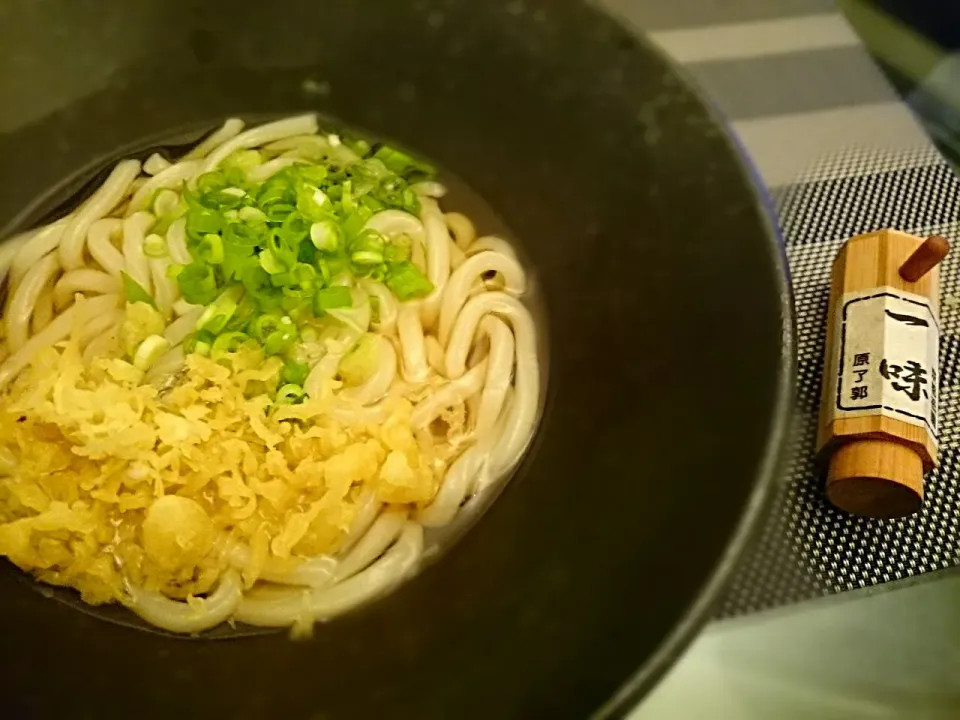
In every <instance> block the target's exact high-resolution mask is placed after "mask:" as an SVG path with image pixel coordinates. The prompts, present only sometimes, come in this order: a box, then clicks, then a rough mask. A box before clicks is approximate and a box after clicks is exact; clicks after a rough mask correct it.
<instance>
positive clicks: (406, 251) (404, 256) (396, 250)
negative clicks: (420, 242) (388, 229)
mask: <svg viewBox="0 0 960 720" xmlns="http://www.w3.org/2000/svg"><path fill="white" fill-rule="evenodd" d="M412 249H413V240H411V239H410V237H409V236H408V235H401V236H400V237H398V238H397V239H396V240H394V241H393V242H389V243H387V245H386V248H384V251H383V258H384V260H385V261H386V262H388V263H398V262H403V261H404V260H409V259H410V256H411V254H412Z"/></svg>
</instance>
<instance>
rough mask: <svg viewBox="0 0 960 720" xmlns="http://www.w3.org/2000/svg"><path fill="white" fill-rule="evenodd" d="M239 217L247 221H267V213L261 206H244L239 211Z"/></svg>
mask: <svg viewBox="0 0 960 720" xmlns="http://www.w3.org/2000/svg"><path fill="white" fill-rule="evenodd" d="M237 217H238V218H240V219H241V220H243V221H244V222H245V223H258V224H259V223H265V222H266V221H267V214H266V213H265V212H263V210H261V209H260V208H255V207H249V206H248V207H242V208H240V210H238V211H237Z"/></svg>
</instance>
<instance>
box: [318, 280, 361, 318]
mask: <svg viewBox="0 0 960 720" xmlns="http://www.w3.org/2000/svg"><path fill="white" fill-rule="evenodd" d="M352 304H353V297H352V295H351V293H350V288H348V287H343V286H342V285H337V286H334V287H328V288H324V289H323V290H318V291H317V294H316V295H314V296H313V309H314V312H316V314H317V315H320V314H321V313H324V312H326V311H327V310H336V309H337V308H345V307H350V306H351V305H352Z"/></svg>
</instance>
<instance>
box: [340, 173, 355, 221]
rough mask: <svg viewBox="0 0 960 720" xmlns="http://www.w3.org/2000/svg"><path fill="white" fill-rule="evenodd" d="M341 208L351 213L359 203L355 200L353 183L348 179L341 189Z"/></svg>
mask: <svg viewBox="0 0 960 720" xmlns="http://www.w3.org/2000/svg"><path fill="white" fill-rule="evenodd" d="M340 208H341V209H342V210H343V212H345V213H351V212H353V211H354V210H356V209H357V204H356V203H355V202H354V201H353V183H352V182H350V181H349V180H347V181H346V182H344V183H343V185H342V187H341V189H340Z"/></svg>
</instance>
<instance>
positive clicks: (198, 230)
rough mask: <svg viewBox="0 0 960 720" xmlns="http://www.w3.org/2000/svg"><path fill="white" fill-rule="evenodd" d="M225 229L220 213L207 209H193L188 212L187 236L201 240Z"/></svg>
mask: <svg viewBox="0 0 960 720" xmlns="http://www.w3.org/2000/svg"><path fill="white" fill-rule="evenodd" d="M222 227H223V220H222V219H221V217H220V213H218V212H217V211H216V210H211V209H210V208H205V207H192V208H190V210H189V211H187V235H188V236H189V237H190V238H192V239H194V240H200V239H201V238H203V237H204V236H205V235H208V234H210V233H218V232H220V230H221V228H222Z"/></svg>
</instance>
